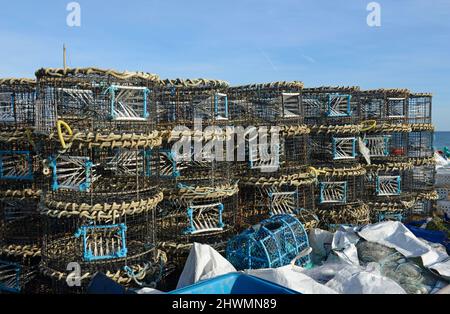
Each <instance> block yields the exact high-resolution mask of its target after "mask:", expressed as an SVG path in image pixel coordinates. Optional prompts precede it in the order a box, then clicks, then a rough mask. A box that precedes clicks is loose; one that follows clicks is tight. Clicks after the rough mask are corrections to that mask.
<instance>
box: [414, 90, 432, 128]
mask: <svg viewBox="0 0 450 314" xmlns="http://www.w3.org/2000/svg"><path fill="white" fill-rule="evenodd" d="M432 102H433V96H432V95H431V94H426V93H411V94H410V95H409V99H408V123H409V124H431V123H432V119H431V115H432Z"/></svg>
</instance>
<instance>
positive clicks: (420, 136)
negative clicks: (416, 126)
mask: <svg viewBox="0 0 450 314" xmlns="http://www.w3.org/2000/svg"><path fill="white" fill-rule="evenodd" d="M433 141H434V131H412V132H410V133H408V147H407V152H408V157H410V158H430V157H433V156H434V144H433Z"/></svg>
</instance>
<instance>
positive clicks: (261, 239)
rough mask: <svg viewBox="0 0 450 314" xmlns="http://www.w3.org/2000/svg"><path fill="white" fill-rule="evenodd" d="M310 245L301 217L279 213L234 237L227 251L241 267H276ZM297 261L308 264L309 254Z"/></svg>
mask: <svg viewBox="0 0 450 314" xmlns="http://www.w3.org/2000/svg"><path fill="white" fill-rule="evenodd" d="M308 247H309V242H308V236H307V234H306V232H305V229H304V227H303V225H302V224H301V223H300V221H299V220H298V219H296V218H295V217H293V216H291V215H276V216H273V217H271V218H269V219H267V220H264V221H262V222H261V223H259V224H258V225H255V226H253V227H251V228H249V229H247V230H246V231H244V232H243V233H241V234H240V235H238V236H236V237H234V238H233V239H231V240H230V241H229V242H228V245H227V250H226V255H227V259H228V260H229V261H230V262H231V263H232V264H233V266H234V267H235V268H236V269H238V270H243V269H261V268H277V267H281V266H285V265H288V264H289V263H291V261H292V260H294V259H295V258H296V257H297V256H298V255H299V253H301V252H302V251H303V250H305V249H307V248H308ZM296 263H297V265H299V266H306V265H309V264H310V257H309V255H307V256H304V257H301V258H299V259H298V260H297V262H296Z"/></svg>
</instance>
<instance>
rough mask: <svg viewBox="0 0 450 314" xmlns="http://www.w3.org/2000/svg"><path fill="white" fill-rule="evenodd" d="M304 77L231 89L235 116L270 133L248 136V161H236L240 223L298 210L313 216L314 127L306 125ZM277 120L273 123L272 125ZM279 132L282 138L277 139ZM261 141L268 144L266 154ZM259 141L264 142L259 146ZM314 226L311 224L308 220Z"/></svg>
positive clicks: (306, 217) (302, 216) (302, 215)
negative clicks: (311, 157) (311, 147)
mask: <svg viewBox="0 0 450 314" xmlns="http://www.w3.org/2000/svg"><path fill="white" fill-rule="evenodd" d="M302 89H303V83H301V82H273V83H266V84H253V85H245V86H237V87H232V88H230V89H229V95H230V108H231V110H232V117H233V122H235V123H243V125H244V127H245V128H251V127H255V129H257V130H258V131H259V130H263V128H267V130H268V132H269V133H270V132H275V133H270V135H269V136H267V138H264V137H262V136H261V135H260V136H259V137H258V140H257V141H252V139H253V137H252V135H249V136H248V138H246V141H243V142H240V144H241V146H240V147H238V148H237V149H242V148H243V147H242V146H244V145H245V156H246V157H245V161H243V162H238V163H235V167H234V169H235V170H234V171H235V173H236V176H237V177H238V178H240V181H239V182H240V197H239V207H240V214H241V219H240V221H241V224H242V225H243V227H248V226H249V225H251V224H254V223H257V222H259V221H261V220H262V219H266V218H269V217H271V216H273V215H276V214H283V213H288V214H294V215H297V216H298V218H299V219H302V220H303V222H308V223H309V222H311V219H315V217H314V213H313V210H314V206H313V202H312V199H311V198H310V197H308V196H309V195H310V194H311V193H314V189H313V184H314V178H312V176H311V174H310V172H311V171H310V170H309V168H308V162H309V156H308V144H309V137H308V133H309V129H308V128H307V127H306V125H304V121H303V118H304V112H303V106H302ZM272 126H274V127H272ZM274 136H277V139H278V142H276V143H275V142H273V140H274V139H275V138H274ZM260 144H267V145H268V147H269V155H270V156H265V155H264V154H263V152H262V151H261V149H262V148H263V146H261V145H260ZM258 145H259V146H258ZM309 227H310V226H309Z"/></svg>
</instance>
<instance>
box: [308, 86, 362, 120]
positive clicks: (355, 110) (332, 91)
mask: <svg viewBox="0 0 450 314" xmlns="http://www.w3.org/2000/svg"><path fill="white" fill-rule="evenodd" d="M302 103H303V108H304V115H305V122H306V124H307V125H311V126H314V125H316V126H318V125H346V124H347V125H355V124H359V122H360V120H361V117H360V106H359V87H319V88H305V89H304V90H303V94H302Z"/></svg>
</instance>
